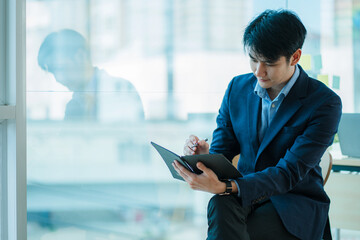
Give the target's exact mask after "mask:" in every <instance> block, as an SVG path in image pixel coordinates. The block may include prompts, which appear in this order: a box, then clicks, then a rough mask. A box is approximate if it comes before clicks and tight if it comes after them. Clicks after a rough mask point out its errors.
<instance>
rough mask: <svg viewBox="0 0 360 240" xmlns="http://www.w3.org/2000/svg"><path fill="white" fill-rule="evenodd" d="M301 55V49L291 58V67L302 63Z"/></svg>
mask: <svg viewBox="0 0 360 240" xmlns="http://www.w3.org/2000/svg"><path fill="white" fill-rule="evenodd" d="M301 53H302V52H301V49H300V48H299V49H298V50H296V51H295V52H294V54H293V55H292V56H291V58H290V65H291V66H295V65H296V64H297V63H298V62H299V61H300V57H301Z"/></svg>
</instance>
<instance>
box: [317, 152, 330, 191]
mask: <svg viewBox="0 0 360 240" xmlns="http://www.w3.org/2000/svg"><path fill="white" fill-rule="evenodd" d="M332 164H333V159H332V156H331V153H330V152H329V150H328V149H327V150H326V151H325V153H324V155H323V156H322V157H321V160H320V163H319V165H320V167H321V173H322V177H323V179H324V183H323V184H324V185H325V183H326V182H327V180H328V178H329V176H330V172H331V168H332Z"/></svg>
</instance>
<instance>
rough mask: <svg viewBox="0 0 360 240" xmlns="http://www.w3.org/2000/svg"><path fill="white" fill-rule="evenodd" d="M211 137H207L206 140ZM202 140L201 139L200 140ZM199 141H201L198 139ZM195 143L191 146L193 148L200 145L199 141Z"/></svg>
mask: <svg viewBox="0 0 360 240" xmlns="http://www.w3.org/2000/svg"><path fill="white" fill-rule="evenodd" d="M208 140H209V139H207V138H205V139H204V141H205V142H207V141H208ZM200 141H201V140H200ZM198 142H199V141H198ZM198 142H197V143H195V144H194V145H192V146H191V148H194V147H197V146H199V143H198Z"/></svg>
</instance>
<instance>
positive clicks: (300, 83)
mask: <svg viewBox="0 0 360 240" xmlns="http://www.w3.org/2000/svg"><path fill="white" fill-rule="evenodd" d="M298 66H299V65H298ZM299 68H300V76H299V77H298V79H297V81H296V83H295V84H294V86H293V87H292V89H291V90H290V92H289V94H288V95H287V96H286V97H285V98H284V100H283V102H282V103H281V105H280V107H279V109H278V111H277V113H276V114H275V116H274V118H273V120H272V121H271V123H270V126H269V127H268V129H267V130H266V132H265V135H264V138H263V141H262V142H261V144H260V147H259V150H258V152H257V156H256V161H257V159H258V158H259V156H260V154H261V153H262V152H263V151H264V149H265V148H266V147H267V146H268V145H269V143H270V142H271V141H272V140H273V139H274V137H275V136H276V134H278V133H279V131H280V130H281V129H282V128H283V127H284V125H285V124H286V123H287V122H288V121H289V119H290V118H291V117H292V116H293V115H294V114H295V113H296V112H297V110H298V109H299V108H300V107H301V106H302V103H301V98H302V97H303V96H305V95H306V89H307V84H308V76H307V74H306V73H305V72H304V70H302V68H301V67H300V66H299Z"/></svg>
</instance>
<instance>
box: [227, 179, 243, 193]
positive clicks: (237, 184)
mask: <svg viewBox="0 0 360 240" xmlns="http://www.w3.org/2000/svg"><path fill="white" fill-rule="evenodd" d="M229 180H230V181H234V182H235V184H236V186H237V189H238V192H237V196H238V197H240V187H239V183H238V182H237V181H236V180H235V179H229Z"/></svg>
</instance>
